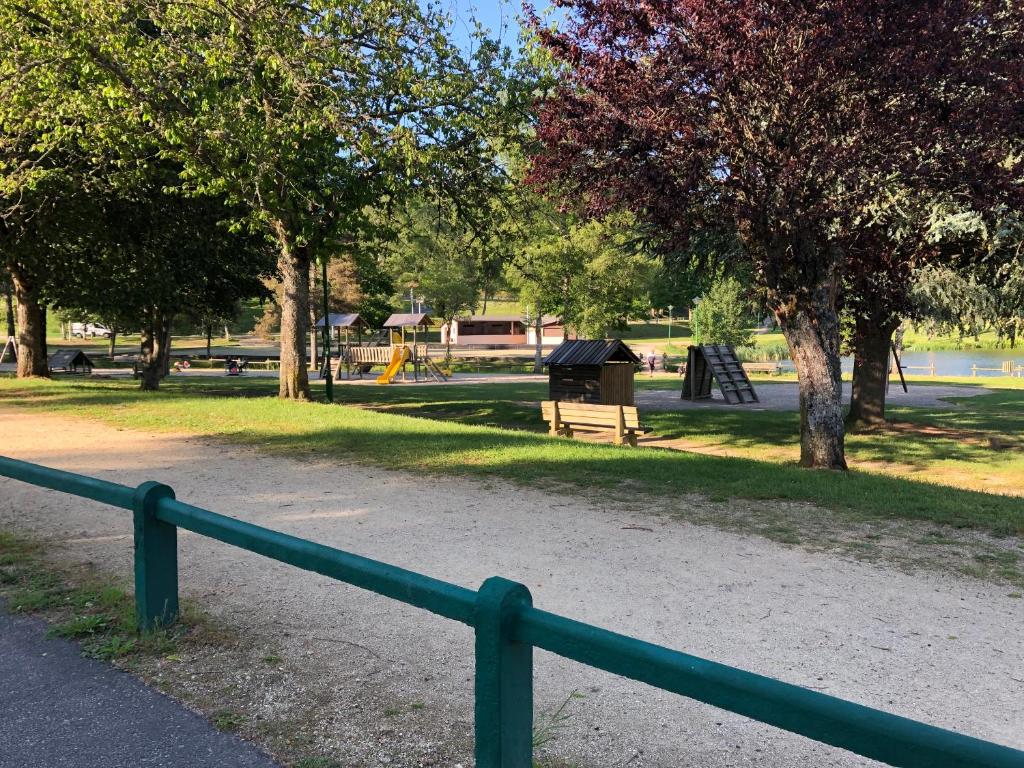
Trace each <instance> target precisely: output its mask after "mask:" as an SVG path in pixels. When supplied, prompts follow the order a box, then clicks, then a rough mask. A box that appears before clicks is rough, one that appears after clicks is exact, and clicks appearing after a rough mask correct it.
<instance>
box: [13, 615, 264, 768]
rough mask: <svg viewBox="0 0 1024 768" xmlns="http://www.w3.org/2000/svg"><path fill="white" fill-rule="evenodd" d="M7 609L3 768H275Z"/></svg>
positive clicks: (174, 704)
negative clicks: (13, 614)
mask: <svg viewBox="0 0 1024 768" xmlns="http://www.w3.org/2000/svg"><path fill="white" fill-rule="evenodd" d="M45 635H46V625H45V624H44V623H43V622H42V621H40V620H38V619H32V618H27V617H24V616H20V617H15V616H10V615H8V614H7V613H5V612H4V610H3V605H2V604H0V744H2V745H3V747H2V749H0V768H33V767H36V766H38V768H44V767H45V768H85V766H103V768H274V767H275V766H276V765H277V763H275V762H274V761H273V760H271V759H270V758H269V757H267V756H266V755H264V754H262V753H261V752H259V751H258V750H257V749H256V748H255V747H253V746H252V745H251V744H247V743H245V742H244V741H242V740H241V739H239V738H237V737H235V736H231V735H228V734H226V733H220V732H219V731H216V730H214V728H213V726H211V725H210V724H209V723H208V722H207V721H206V720H205V719H204V718H202V717H200V716H199V715H197V714H196V713H194V712H191V711H189V710H187V709H185V708H184V707H182V706H181V705H180V704H178V703H177V702H176V701H173V700H172V699H170V698H168V697H167V696H164V695H163V694H162V693H158V692H157V691H155V690H153V689H152V688H147V687H146V686H145V685H143V684H142V683H141V682H139V681H138V680H137V679H136V678H134V677H132V676H131V675H126V674H124V673H123V672H118V671H117V670H115V669H113V668H112V667H111V666H110V665H108V664H103V663H101V662H98V661H92V660H90V659H85V658H82V653H81V649H80V648H79V647H78V646H77V645H74V644H73V643H69V642H67V641H66V640H53V639H47V638H46V636H45Z"/></svg>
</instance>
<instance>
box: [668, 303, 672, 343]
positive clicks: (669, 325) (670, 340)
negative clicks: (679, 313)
mask: <svg viewBox="0 0 1024 768" xmlns="http://www.w3.org/2000/svg"><path fill="white" fill-rule="evenodd" d="M672 309H673V307H672V305H671V304H669V305H668V343H669V344H671V343H672Z"/></svg>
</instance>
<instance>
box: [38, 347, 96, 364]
mask: <svg viewBox="0 0 1024 768" xmlns="http://www.w3.org/2000/svg"><path fill="white" fill-rule="evenodd" d="M73 365H83V366H88V367H89V368H95V367H96V366H94V365H93V364H92V360H90V359H89V358H88V357H87V356H86V354H85V352H83V351H82V350H80V349H58V350H57V351H56V352H54V353H53V354H52V355H50V360H49V366H50V368H51V369H58V368H70V367H71V366H73Z"/></svg>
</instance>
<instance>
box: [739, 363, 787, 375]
mask: <svg viewBox="0 0 1024 768" xmlns="http://www.w3.org/2000/svg"><path fill="white" fill-rule="evenodd" d="M743 370H744V371H746V372H747V373H770V374H773V375H774V374H779V373H782V366H781V365H779V364H778V363H744V364H743Z"/></svg>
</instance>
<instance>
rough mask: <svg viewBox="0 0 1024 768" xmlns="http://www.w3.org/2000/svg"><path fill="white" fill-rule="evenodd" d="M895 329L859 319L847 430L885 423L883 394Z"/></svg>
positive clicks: (884, 323) (868, 319)
mask: <svg viewBox="0 0 1024 768" xmlns="http://www.w3.org/2000/svg"><path fill="white" fill-rule="evenodd" d="M894 330H895V328H894V324H893V323H891V322H884V321H883V323H878V322H876V320H875V319H874V318H870V317H858V318H857V320H856V336H855V338H854V353H853V389H852V393H851V399H850V412H849V414H848V415H847V417H846V428H847V429H849V430H857V429H869V428H871V427H876V426H878V425H879V424H884V423H885V395H886V388H887V387H886V385H887V383H888V381H889V347H890V346H891V344H892V334H893V331H894Z"/></svg>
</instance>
